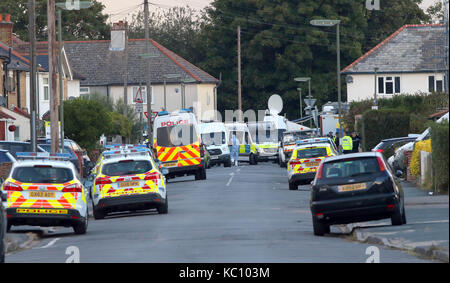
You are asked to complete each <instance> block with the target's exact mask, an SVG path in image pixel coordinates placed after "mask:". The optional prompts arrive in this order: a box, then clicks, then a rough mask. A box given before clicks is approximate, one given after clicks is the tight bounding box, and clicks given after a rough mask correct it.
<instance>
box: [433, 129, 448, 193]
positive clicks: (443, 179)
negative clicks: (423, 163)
mask: <svg viewBox="0 0 450 283" xmlns="http://www.w3.org/2000/svg"><path fill="white" fill-rule="evenodd" d="M448 135H449V123H448V122H444V123H442V124H438V123H434V124H433V126H432V127H431V145H432V146H431V147H432V148H433V153H432V160H433V175H434V176H433V184H434V187H435V188H436V190H438V191H446V192H448V170H449V166H448V160H449V146H448V145H449V136H448Z"/></svg>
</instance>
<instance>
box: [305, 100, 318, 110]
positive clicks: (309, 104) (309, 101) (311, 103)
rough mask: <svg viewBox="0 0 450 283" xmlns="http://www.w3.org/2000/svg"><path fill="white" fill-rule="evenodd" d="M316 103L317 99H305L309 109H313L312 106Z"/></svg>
mask: <svg viewBox="0 0 450 283" xmlns="http://www.w3.org/2000/svg"><path fill="white" fill-rule="evenodd" d="M316 101H317V99H313V98H306V99H305V103H306V106H308V107H311V108H312V107H314V104H316Z"/></svg>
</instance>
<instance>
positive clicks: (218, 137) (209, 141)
mask: <svg viewBox="0 0 450 283" xmlns="http://www.w3.org/2000/svg"><path fill="white" fill-rule="evenodd" d="M202 142H203V143H204V144H205V145H206V146H210V145H222V144H226V142H227V141H226V139H225V132H214V133H205V134H202Z"/></svg>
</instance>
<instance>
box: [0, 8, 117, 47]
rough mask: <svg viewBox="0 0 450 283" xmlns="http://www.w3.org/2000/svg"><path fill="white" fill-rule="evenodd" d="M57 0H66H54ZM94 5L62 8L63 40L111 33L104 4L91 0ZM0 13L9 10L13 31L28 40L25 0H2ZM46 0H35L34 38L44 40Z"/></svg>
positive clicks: (87, 38)
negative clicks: (73, 9) (81, 7)
mask: <svg viewBox="0 0 450 283" xmlns="http://www.w3.org/2000/svg"><path fill="white" fill-rule="evenodd" d="M57 2H65V0H64V1H61V0H59V1H57ZM92 3H93V6H92V7H90V8H88V9H81V10H79V11H63V12H62V27H63V39H64V40H94V39H107V38H109V37H110V35H109V31H110V28H109V26H108V25H107V23H106V20H107V19H108V16H107V15H104V14H103V10H104V9H105V6H104V5H103V4H102V3H100V2H99V1H98V0H92ZM0 13H2V14H11V20H12V21H13V22H14V32H15V33H16V34H17V35H18V36H19V37H20V38H21V39H22V40H25V41H28V38H29V37H28V0H1V1H0ZM46 30H47V0H36V38H37V40H38V41H45V40H47V32H46Z"/></svg>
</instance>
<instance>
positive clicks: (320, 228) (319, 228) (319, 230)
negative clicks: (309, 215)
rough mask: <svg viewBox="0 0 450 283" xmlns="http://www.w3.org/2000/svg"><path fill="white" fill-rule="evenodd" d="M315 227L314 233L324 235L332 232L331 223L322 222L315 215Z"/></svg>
mask: <svg viewBox="0 0 450 283" xmlns="http://www.w3.org/2000/svg"><path fill="white" fill-rule="evenodd" d="M313 229H314V235H316V236H323V235H325V234H329V233H330V225H327V224H323V223H320V222H319V221H318V220H317V219H316V218H315V217H313Z"/></svg>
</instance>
